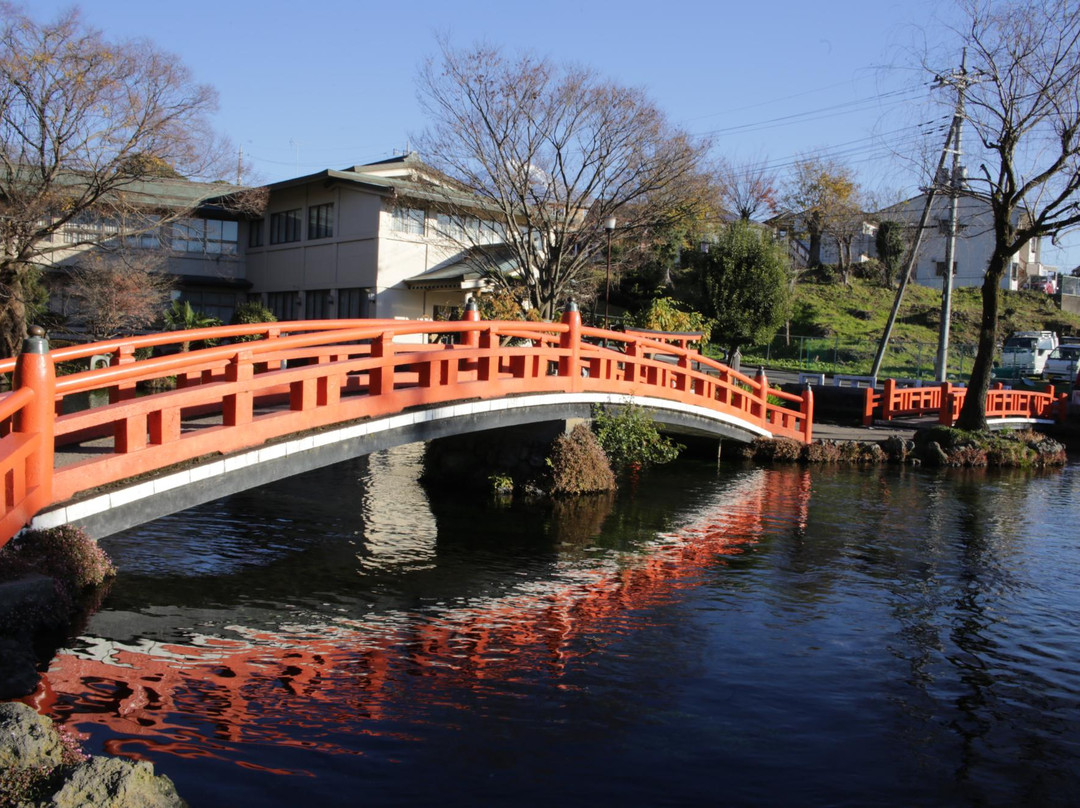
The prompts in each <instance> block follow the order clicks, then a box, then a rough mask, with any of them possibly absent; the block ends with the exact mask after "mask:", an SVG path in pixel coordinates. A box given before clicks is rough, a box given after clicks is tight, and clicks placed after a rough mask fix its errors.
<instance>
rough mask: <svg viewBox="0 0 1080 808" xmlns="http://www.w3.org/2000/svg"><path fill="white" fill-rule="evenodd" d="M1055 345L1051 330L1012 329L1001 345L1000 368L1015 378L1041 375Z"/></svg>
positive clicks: (1055, 339)
mask: <svg viewBox="0 0 1080 808" xmlns="http://www.w3.org/2000/svg"><path fill="white" fill-rule="evenodd" d="M1057 346H1058V338H1057V334H1055V333H1054V332H1053V331H1014V332H1013V333H1012V334H1010V335H1009V338H1008V339H1006V340H1005V344H1004V345H1003V346H1002V347H1001V369H1002V370H1003V371H1004V372H1005V374H1006V375H1010V376H1013V377H1015V378H1019V377H1021V376H1041V375H1042V372H1043V368H1044V367H1046V359H1047V357H1048V356H1050V352H1051V351H1053V350H1054V349H1055V348H1056V347H1057Z"/></svg>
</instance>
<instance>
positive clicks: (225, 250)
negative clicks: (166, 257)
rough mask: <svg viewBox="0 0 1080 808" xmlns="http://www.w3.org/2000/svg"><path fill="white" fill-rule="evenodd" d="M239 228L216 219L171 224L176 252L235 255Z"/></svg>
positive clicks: (231, 223) (188, 220)
mask: <svg viewBox="0 0 1080 808" xmlns="http://www.w3.org/2000/svg"><path fill="white" fill-rule="evenodd" d="M239 231H240V226H239V225H238V224H237V223H236V222H222V221H218V220H217V219H180V220H179V221H176V222H173V224H172V242H171V243H172V248H173V250H175V251H176V252H187V253H206V254H208V255H236V242H237V241H238V239H239Z"/></svg>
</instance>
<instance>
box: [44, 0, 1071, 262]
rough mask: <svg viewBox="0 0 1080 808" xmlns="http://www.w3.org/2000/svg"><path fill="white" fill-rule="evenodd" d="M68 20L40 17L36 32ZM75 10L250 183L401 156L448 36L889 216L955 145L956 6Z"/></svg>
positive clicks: (154, 6) (465, 0) (99, 0)
mask: <svg viewBox="0 0 1080 808" xmlns="http://www.w3.org/2000/svg"><path fill="white" fill-rule="evenodd" d="M71 6H72V4H71V3H70V2H59V1H58V0H34V2H33V3H32V4H28V5H27V7H28V8H32V9H33V14H34V15H35V16H36V17H37V18H38V19H48V18H54V17H55V16H56V15H57V14H58V13H59V12H60V11H62V10H64V9H68V8H70V7H71ZM80 8H81V10H82V13H83V17H84V19H86V20H87V21H88V22H89V23H90V24H92V25H94V26H95V27H98V28H101V29H102V30H103V31H104V32H105V33H106V34H107V35H108V36H109V37H110V38H116V39H127V38H139V37H145V38H147V39H150V40H152V41H153V42H154V43H155V44H157V45H158V46H159V47H160V48H161V49H163V50H167V51H170V52H172V53H175V54H176V55H177V56H178V58H179V59H180V60H181V61H182V62H183V63H184V64H186V65H187V66H188V67H189V68H190V69H191V70H192V72H193V73H194V75H195V77H196V79H197V80H198V81H200V82H203V83H207V84H210V85H212V86H214V87H215V88H216V89H217V90H218V93H219V112H218V114H217V116H216V119H215V121H216V124H217V127H218V129H219V131H220V132H221V133H222V134H223V135H225V136H226V137H228V138H229V139H230V140H231V141H232V142H233V143H234V144H235V146H236V147H237V148H241V149H243V152H244V156H245V159H246V160H247V162H248V163H250V165H251V166H252V167H253V169H254V172H255V173H254V174H252V175H249V176H247V177H244V179H245V181H248V182H250V181H262V182H272V181H275V180H280V179H285V178H287V177H291V176H296V175H297V174H304V173H310V172H314V171H318V170H321V169H323V168H344V167H345V166H350V165H355V164H359V163H365V162H370V161H373V160H378V159H382V158H385V157H390V156H392V155H393V154H395V153H401V152H402V151H403V150H405V149H406V148H407V147H408V146H409V145H410V143H411V137H412V136H414V135H415V134H416V133H418V132H419V131H420V130H421V129H422V128H423V126H424V121H423V119H422V118H421V116H420V112H419V107H418V104H417V101H416V89H415V88H416V75H417V72H418V68H419V66H420V64H421V63H422V61H423V60H424V59H425V58H427V57H429V56H432V55H434V54H435V53H436V52H437V45H436V37H437V36H439V35H444V36H447V37H448V38H449V39H450V41H451V42H452V43H454V44H455V45H460V46H468V45H471V44H473V43H475V42H477V41H481V40H482V41H485V42H488V43H491V44H496V45H500V46H503V47H505V48H507V49H508V50H511V51H517V50H522V49H528V50H531V51H533V52H535V53H537V54H540V55H545V56H550V57H552V58H553V59H555V60H557V61H570V62H577V63H582V64H586V65H589V66H590V67H593V68H595V69H596V70H597V71H599V72H600V73H601V74H603V75H605V76H607V77H609V78H610V79H612V80H613V81H616V82H618V83H621V84H624V85H629V86H634V87H640V88H642V89H643V90H645V91H646V92H647V93H648V95H649V96H650V97H651V98H652V99H653V101H654V102H655V103H656V104H657V106H658V107H659V108H660V109H662V110H663V111H664V112H665V113H666V114H667V115H668V117H669V119H670V120H671V121H672V122H674V123H676V124H679V125H681V126H683V127H685V128H686V129H687V130H689V131H690V132H693V133H700V134H706V133H708V134H710V135H711V136H712V138H713V141H714V147H713V148H714V152H715V153H716V154H717V155H724V156H727V157H729V158H730V159H732V160H734V161H735V162H737V163H738V162H745V161H747V160H751V159H765V160H767V161H768V162H769V163H770V164H771V165H773V166H775V167H776V168H777V169H778V170H779V171H780V172H781V174H782V173H783V170H784V168H785V167H786V166H788V165H789V164H790V163H791V161H792V160H794V159H796V158H797V157H800V156H805V155H808V154H810V153H820V154H823V155H825V156H829V157H833V158H835V159H837V160H838V161H840V162H843V163H845V164H847V165H848V166H849V167H850V168H851V169H852V170H853V171H855V172H856V174H857V175H858V176H859V178H860V181H861V182H862V183H863V184H864V185H866V186H867V187H869V188H871V189H872V190H874V191H875V192H877V193H878V194H879V195H880V196H881V197H882V198H883V199H884V200H885V201H894V199H895V198H896V197H897V195H904V196H908V195H912V194H914V193H916V192H917V191H916V189H917V187H918V185H919V183H920V182H922V179H921V178H920V177H919V176H918V173H917V172H916V171H915V170H914V168H913V164H912V162H911V161H910V158H912V157H914V156H915V155H916V154H918V153H919V150H920V148H921V147H920V145H919V144H920V143H923V144H925V143H929V144H930V148H932V149H933V150H935V151H936V150H937V149H939V148H940V144H941V141H942V140H943V138H944V132H943V131H942V132H941V133H940V134H939V133H937V132H936V131H934V130H933V127H932V126H925V125H924V126H921V127H920V126H919V124H920V123H925V122H928V121H932V120H936V119H940V118H941V116H942V115H944V114H945V113H944V112H943V111H942V110H940V109H931V108H930V107H929V106H928V103H929V101H930V99H931V93H932V92H933V93H941V92H943V91H940V90H938V91H932V90H931V89H930V78H931V77H930V76H928V75H926V74H925V73H923V72H922V71H921V70H920V69H919V68H918V61H917V56H916V55H915V54H916V52H917V51H918V50H919V49H920V48H921V46H922V43H923V42H924V41H926V40H931V41H932V42H933V41H940V39H941V38H942V36H943V22H946V21H945V20H943V19H942V15H943V14H948V13H950V8H951V7H950V6H949V5H948V3H947V2H946V3H941V2H940V0H939V1H938V2H932V1H931V0H907V1H906V2H890V0H873V2H870V3H867V2H865V0H858V1H856V0H830V2H828V3H806V2H802V1H800V2H794V1H793V0H774V2H770V3H764V2H756V3H755V2H749V3H748V2H738V3H735V2H726V1H725V0H712V1H711V2H707V1H701V2H682V1H681V0H669V2H666V3H663V2H639V0H629V2H622V3H611V2H608V3H595V2H581V0H576V1H575V2H569V1H568V0H544V1H543V2H530V3H524V2H518V1H517V0H500V2H488V1H487V0H457V2H447V1H446V0H441V1H440V2H434V1H433V0H411V2H404V3H400V2H399V3H385V2H383V3H373V2H364V0H359V1H357V0H353V2H347V0H309V1H308V2H307V3H298V2H295V0H294V2H289V3H285V2H278V1H277V0H270V1H269V2H259V3H255V2H248V0H218V1H217V2H208V0H185V2H183V3H179V4H176V3H149V2H146V0H87V2H84V3H82V4H81V5H80ZM958 58H959V55H958V54H957V59H958ZM952 66H954V65H949V64H945V65H942V66H941V68H942V69H948V68H950V67H952ZM928 129H929V130H931V131H930V132H929V134H927V135H923V134H921V133H923V132H925V131H926V130H928ZM927 138H929V140H927ZM1070 241H1076V242H1077V243H1078V244H1080V239H1074V240H1070ZM1047 246H1048V245H1047ZM1044 261H1045V262H1046V263H1051V264H1054V263H1060V264H1061V265H1062V266H1068V267H1072V266H1075V265H1077V264H1080V248H1070V249H1069V251H1068V254H1064V253H1063V252H1062V251H1048V254H1046V255H1044Z"/></svg>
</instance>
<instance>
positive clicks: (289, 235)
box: [270, 208, 300, 244]
mask: <svg viewBox="0 0 1080 808" xmlns="http://www.w3.org/2000/svg"><path fill="white" fill-rule="evenodd" d="M299 240H300V208H296V209H295V210H283V211H281V212H279V213H271V214H270V243H271V244H288V243H289V242H291V241H299Z"/></svg>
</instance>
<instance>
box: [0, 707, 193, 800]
mask: <svg viewBox="0 0 1080 808" xmlns="http://www.w3.org/2000/svg"><path fill="white" fill-rule="evenodd" d="M0 805H5V806H13V808H88V806H100V807H101V808H185V807H186V805H187V803H186V802H184V800H182V799H181V798H180V795H179V794H177V793H176V787H175V786H173V783H172V781H171V780H170V779H169V778H168V777H165V776H164V775H155V774H154V767H153V766H152V765H151V764H150V763H147V762H146V761H139V762H138V763H135V762H132V761H130V760H121V759H119V758H106V757H91V756H89V755H86V754H84V753H83V751H82V749H81V748H80V747H79V743H78V741H77V740H76V739H75V738H74V737H73V736H72V735H70V734H68V733H67V732H65V731H64V730H62V729H58V728H57V727H56V725H55V724H53V722H52V721H51V720H50V719H48V718H47V717H45V716H43V715H39V714H38V713H37V711H35V710H34V709H33V708H32V707H28V706H26V705H25V704H21V703H19V702H9V703H7V704H0Z"/></svg>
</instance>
